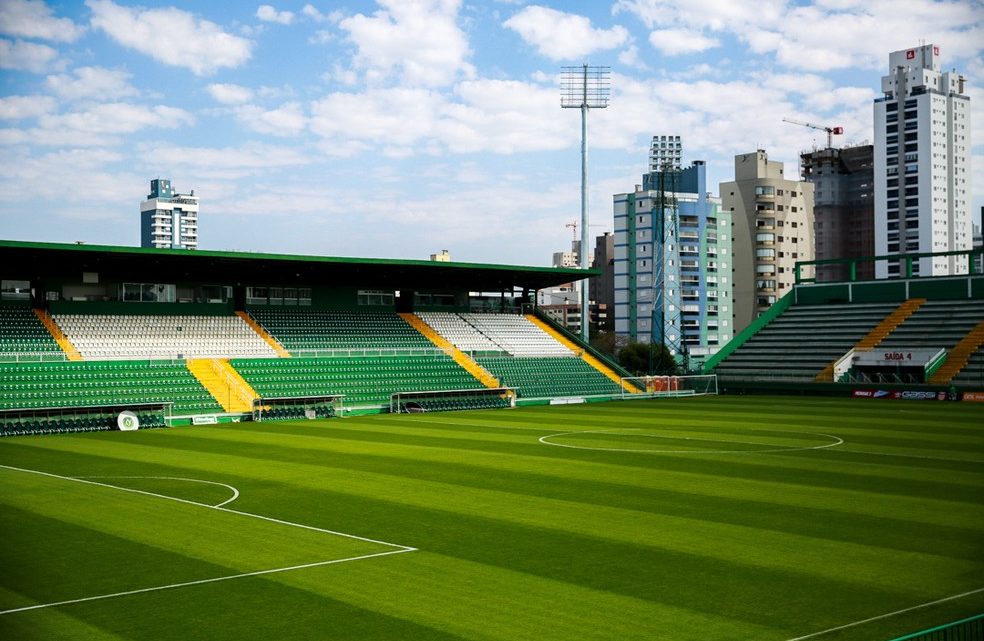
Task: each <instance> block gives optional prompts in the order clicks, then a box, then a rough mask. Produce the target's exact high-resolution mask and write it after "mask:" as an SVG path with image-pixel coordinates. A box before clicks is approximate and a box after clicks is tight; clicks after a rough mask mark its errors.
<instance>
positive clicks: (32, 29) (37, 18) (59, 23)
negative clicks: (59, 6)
mask: <svg viewBox="0 0 984 641" xmlns="http://www.w3.org/2000/svg"><path fill="white" fill-rule="evenodd" d="M83 31H84V29H83V28H82V27H80V26H78V25H76V24H75V23H74V22H72V21H71V20H69V19H68V18H56V17H54V15H53V14H52V11H51V7H49V6H48V5H46V4H45V3H44V2H43V0H4V1H3V2H2V3H0V33H4V34H7V35H9V36H17V37H20V38H37V39H40V40H53V41H56V42H73V41H75V40H76V39H78V37H79V36H80V35H82V32H83Z"/></svg>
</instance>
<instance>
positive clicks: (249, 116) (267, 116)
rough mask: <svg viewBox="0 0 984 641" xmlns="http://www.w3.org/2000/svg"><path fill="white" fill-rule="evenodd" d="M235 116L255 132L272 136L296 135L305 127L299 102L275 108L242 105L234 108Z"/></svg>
mask: <svg viewBox="0 0 984 641" xmlns="http://www.w3.org/2000/svg"><path fill="white" fill-rule="evenodd" d="M235 114H236V118H238V119H239V121H240V122H242V123H243V124H245V125H246V126H247V127H249V128H250V129H252V130H253V131H255V132H258V133H261V134H270V135H273V136H296V135H297V134H299V133H301V132H302V131H304V129H305V128H306V127H307V117H306V116H305V115H304V110H303V109H302V108H301V105H300V103H297V102H288V103H284V104H283V105H281V106H280V107H278V108H276V109H263V108H261V107H257V106H254V105H243V106H241V107H237V108H236V110H235Z"/></svg>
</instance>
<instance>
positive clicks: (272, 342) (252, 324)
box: [236, 311, 290, 358]
mask: <svg viewBox="0 0 984 641" xmlns="http://www.w3.org/2000/svg"><path fill="white" fill-rule="evenodd" d="M236 316H238V317H239V318H241V319H243V321H244V322H245V323H246V324H247V325H249V328H250V329H252V330H253V331H254V332H256V334H257V335H258V336H259V337H260V338H262V339H263V340H264V341H265V342H266V344H267V345H269V346H270V347H271V348H272V349H273V351H275V352H276V353H277V355H278V356H280V358H290V352H288V351H287V350H286V349H284V346H283V345H281V344H280V343H279V342H278V341H277V339H276V338H274V337H273V336H271V335H270V332H268V331H266V330H265V329H263V327H262V326H260V324H259V323H257V322H256V321H255V320H254V319H253V317H252V316H250V315H249V314H247V313H246V312H243V311H238V312H236Z"/></svg>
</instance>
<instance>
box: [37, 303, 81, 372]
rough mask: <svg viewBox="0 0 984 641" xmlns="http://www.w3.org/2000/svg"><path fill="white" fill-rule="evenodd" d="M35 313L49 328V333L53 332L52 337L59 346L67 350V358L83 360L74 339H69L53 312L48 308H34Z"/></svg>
mask: <svg viewBox="0 0 984 641" xmlns="http://www.w3.org/2000/svg"><path fill="white" fill-rule="evenodd" d="M34 314H35V316H37V317H38V320H39V321H41V324H42V325H44V326H45V328H46V329H47V330H48V333H49V334H51V337H52V338H53V339H55V342H56V343H58V347H60V348H61V350H62V351H63V352H65V358H66V359H68V360H70V361H80V360H82V354H80V353H79V350H77V349H76V348H75V345H73V344H72V341H70V340H68V336H65V333H64V332H63V331H61V328H60V327H58V324H57V323H55V320H54V319H53V318H52V317H51V314H49V313H48V312H47V311H46V310H43V309H36V308H35V310H34Z"/></svg>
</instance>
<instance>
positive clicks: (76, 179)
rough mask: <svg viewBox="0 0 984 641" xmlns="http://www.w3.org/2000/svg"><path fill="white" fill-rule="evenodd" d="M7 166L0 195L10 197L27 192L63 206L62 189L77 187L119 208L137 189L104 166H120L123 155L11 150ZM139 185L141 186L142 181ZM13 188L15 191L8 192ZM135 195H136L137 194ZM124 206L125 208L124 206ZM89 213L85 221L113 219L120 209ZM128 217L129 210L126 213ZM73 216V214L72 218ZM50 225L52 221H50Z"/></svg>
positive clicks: (1, 177) (94, 151)
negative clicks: (117, 205) (68, 186)
mask: <svg viewBox="0 0 984 641" xmlns="http://www.w3.org/2000/svg"><path fill="white" fill-rule="evenodd" d="M11 153H12V157H11V158H10V160H11V162H10V163H9V165H7V166H5V169H4V171H3V174H0V194H2V193H7V194H12V193H15V192H16V191H17V190H20V189H23V190H28V191H29V192H30V193H31V194H32V196H34V197H36V198H42V199H46V200H52V201H57V202H62V203H64V202H65V185H74V186H78V188H79V189H84V190H86V191H88V192H90V193H97V194H99V197H100V199H101V201H102V202H103V203H105V202H107V201H109V202H114V204H123V203H126V202H127V200H129V202H131V203H132V199H133V193H134V192H128V190H129V189H131V188H134V187H136V188H137V189H142V187H137V185H138V183H137V182H136V180H137V177H136V176H133V175H130V174H125V175H120V174H113V173H110V172H108V171H107V169H106V167H107V165H111V164H113V163H116V162H120V161H122V160H123V159H124V157H123V154H121V153H119V152H117V151H111V150H108V149H68V150H59V151H52V152H50V153H44V154H38V155H35V154H31V153H29V152H27V151H25V150H14V151H13V152H11ZM52 176H58V177H59V179H58V180H52V179H51V177H52ZM140 182H143V181H142V180H141V181H140ZM13 185H17V188H16V189H12V188H11V187H12V186H13ZM135 193H138V194H139V193H140V191H137V192H135ZM124 206H125V205H124ZM86 209H88V210H92V211H91V212H90V213H89V218H92V219H104V218H116V217H118V216H119V213H118V212H120V211H121V210H122V209H121V208H116V207H112V206H100V207H87V208H86ZM126 211H127V212H128V213H129V212H132V209H127V210H126ZM55 213H57V214H58V215H64V214H65V211H64V210H63V209H62V208H61V207H54V208H52V209H51V214H55ZM74 216H75V214H73V217H74ZM50 222H52V223H53V221H50Z"/></svg>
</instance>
